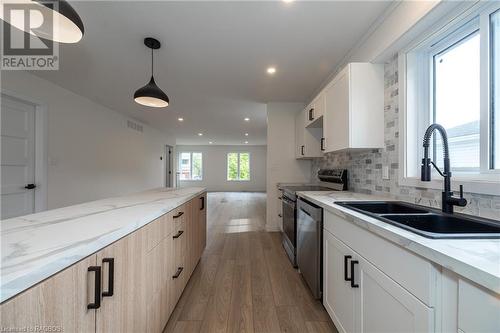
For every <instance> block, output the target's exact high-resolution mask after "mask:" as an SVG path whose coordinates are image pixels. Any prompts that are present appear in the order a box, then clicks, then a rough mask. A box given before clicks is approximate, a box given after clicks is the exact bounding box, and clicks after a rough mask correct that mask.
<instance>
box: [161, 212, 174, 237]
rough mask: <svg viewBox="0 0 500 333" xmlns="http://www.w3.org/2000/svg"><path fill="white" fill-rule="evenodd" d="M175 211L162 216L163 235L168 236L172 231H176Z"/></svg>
mask: <svg viewBox="0 0 500 333" xmlns="http://www.w3.org/2000/svg"><path fill="white" fill-rule="evenodd" d="M173 216H174V212H169V213H167V214H165V215H163V216H162V217H161V219H162V221H161V225H162V234H163V237H167V236H168V235H170V234H171V233H172V232H174V218H173Z"/></svg>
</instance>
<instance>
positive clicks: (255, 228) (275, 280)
mask: <svg viewBox="0 0 500 333" xmlns="http://www.w3.org/2000/svg"><path fill="white" fill-rule="evenodd" d="M207 214H208V216H207V224H208V227H207V234H208V235H207V237H208V238H207V248H206V249H205V252H204V253H203V256H202V258H201V260H200V263H199V264H198V266H197V267H196V269H195V271H194V273H193V275H192V277H191V279H190V281H189V283H188V285H187V286H186V289H185V290H184V293H183V294H182V296H181V299H180V300H179V302H178V304H177V306H176V308H175V310H174V312H173V313H172V316H171V317H170V320H169V322H168V324H167V326H166V328H165V332H305V333H313V332H337V330H336V329H335V327H334V326H333V324H332V322H331V320H330V318H329V316H328V314H327V312H326V310H325V309H324V308H323V306H322V304H321V303H320V302H318V301H315V300H314V299H313V298H312V296H311V294H310V292H309V290H308V289H307V286H306V285H305V284H304V282H303V281H302V279H301V277H300V275H299V274H298V272H297V271H296V270H295V269H293V268H292V266H291V265H290V262H289V261H288V258H287V257H286V255H285V252H284V250H283V248H282V246H281V238H280V237H281V236H280V234H279V233H273V232H266V231H264V226H265V215H266V194H265V193H246V192H245V193H243V192H241V193H240V192H237V193H235V192H220V193H209V194H208V212H207Z"/></svg>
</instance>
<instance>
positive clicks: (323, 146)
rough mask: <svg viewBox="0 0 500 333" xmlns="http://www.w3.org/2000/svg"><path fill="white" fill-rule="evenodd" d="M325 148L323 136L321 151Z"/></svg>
mask: <svg viewBox="0 0 500 333" xmlns="http://www.w3.org/2000/svg"><path fill="white" fill-rule="evenodd" d="M324 150H325V138H321V151H324Z"/></svg>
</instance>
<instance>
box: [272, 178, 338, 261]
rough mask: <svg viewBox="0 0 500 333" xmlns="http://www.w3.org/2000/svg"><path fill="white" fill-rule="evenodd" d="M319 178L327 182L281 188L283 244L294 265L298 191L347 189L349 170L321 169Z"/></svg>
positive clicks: (295, 258) (295, 257) (295, 259)
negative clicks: (324, 184) (324, 183)
mask: <svg viewBox="0 0 500 333" xmlns="http://www.w3.org/2000/svg"><path fill="white" fill-rule="evenodd" d="M318 179H319V180H320V181H322V182H327V183H328V185H327V186H328V187H327V186H320V185H289V186H283V187H282V188H281V190H282V191H283V195H282V197H281V198H282V199H281V200H282V207H283V214H282V216H283V237H282V244H283V247H284V248H285V251H286V253H287V255H288V258H290V261H291V262H292V265H293V266H294V267H297V192H301V191H345V190H347V170H344V169H321V170H319V171H318Z"/></svg>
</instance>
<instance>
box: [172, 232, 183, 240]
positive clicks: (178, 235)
mask: <svg viewBox="0 0 500 333" xmlns="http://www.w3.org/2000/svg"><path fill="white" fill-rule="evenodd" d="M183 233H184V230H179V232H178V233H177V235H174V236H173V237H172V238H173V239H176V238H179V237H181V235H182V234H183Z"/></svg>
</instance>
